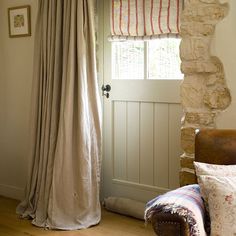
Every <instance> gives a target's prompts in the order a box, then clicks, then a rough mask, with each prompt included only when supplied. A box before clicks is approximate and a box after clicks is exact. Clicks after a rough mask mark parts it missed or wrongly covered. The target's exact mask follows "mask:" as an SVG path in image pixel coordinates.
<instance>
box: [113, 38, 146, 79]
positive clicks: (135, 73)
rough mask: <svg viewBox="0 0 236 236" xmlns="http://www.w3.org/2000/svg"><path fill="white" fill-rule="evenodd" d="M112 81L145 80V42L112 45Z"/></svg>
mask: <svg viewBox="0 0 236 236" xmlns="http://www.w3.org/2000/svg"><path fill="white" fill-rule="evenodd" d="M112 79H144V42H141V41H127V42H113V43H112Z"/></svg>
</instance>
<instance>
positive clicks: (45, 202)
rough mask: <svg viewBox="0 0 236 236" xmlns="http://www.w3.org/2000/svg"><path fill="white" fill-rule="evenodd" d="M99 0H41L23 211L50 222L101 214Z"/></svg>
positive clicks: (59, 225) (76, 222)
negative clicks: (98, 60)
mask: <svg viewBox="0 0 236 236" xmlns="http://www.w3.org/2000/svg"><path fill="white" fill-rule="evenodd" d="M94 4H95V2H94V0H80V1H78V0H70V1H66V0H50V1H49V0H39V5H38V18H37V24H36V35H35V59H34V60H35V61H34V82H33V93H32V104H33V105H32V115H31V117H32V127H31V145H30V160H31V163H30V173H29V180H28V183H27V188H26V197H25V200H24V201H23V202H22V203H21V204H20V205H19V206H18V208H17V212H18V213H19V214H20V215H21V216H22V217H31V218H32V219H33V221H32V223H33V224H35V225H37V226H40V227H47V228H51V229H63V230H73V229H81V228H87V227H89V226H91V225H95V224H97V223H98V222H99V221H100V214H101V213H100V205H99V183H100V148H101V127H100V125H101V108H100V101H99V99H100V98H99V93H98V84H97V73H96V56H95V26H94V18H95V12H94V7H95V6H94Z"/></svg>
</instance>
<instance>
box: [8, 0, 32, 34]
mask: <svg viewBox="0 0 236 236" xmlns="http://www.w3.org/2000/svg"><path fill="white" fill-rule="evenodd" d="M8 25H9V37H11V38H14V37H25V36H30V35H31V22H30V6H28V5H27V6H18V7H11V8H8Z"/></svg>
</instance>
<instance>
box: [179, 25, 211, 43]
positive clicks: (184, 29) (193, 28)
mask: <svg viewBox="0 0 236 236" xmlns="http://www.w3.org/2000/svg"><path fill="white" fill-rule="evenodd" d="M214 30H215V26H214V25H211V24H203V23H198V22H188V23H187V22H186V23H182V24H181V27H180V32H181V33H180V35H181V37H182V38H183V39H184V38H185V36H187V37H188V36H198V37H204V36H210V35H213V33H214Z"/></svg>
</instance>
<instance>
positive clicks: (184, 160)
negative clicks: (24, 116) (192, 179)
mask: <svg viewBox="0 0 236 236" xmlns="http://www.w3.org/2000/svg"><path fill="white" fill-rule="evenodd" d="M193 162H194V157H193V156H192V157H190V156H187V155H186V154H183V155H182V156H181V157H180V165H181V168H189V169H194V166H193Z"/></svg>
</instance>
